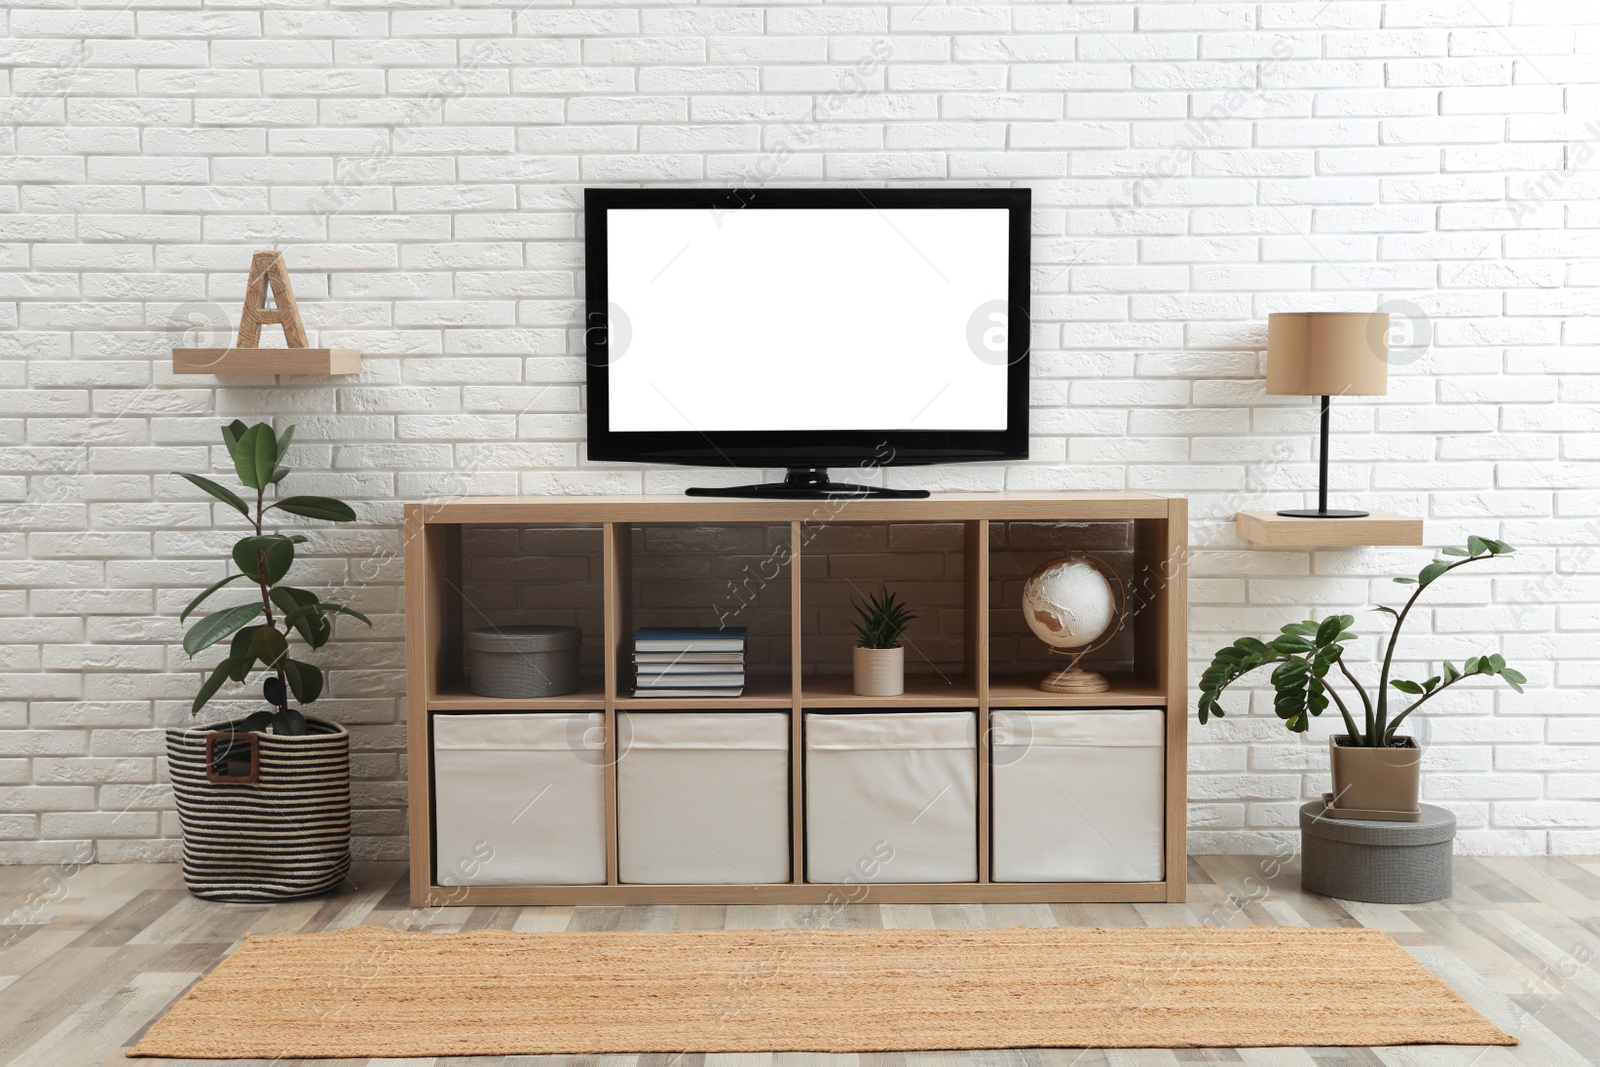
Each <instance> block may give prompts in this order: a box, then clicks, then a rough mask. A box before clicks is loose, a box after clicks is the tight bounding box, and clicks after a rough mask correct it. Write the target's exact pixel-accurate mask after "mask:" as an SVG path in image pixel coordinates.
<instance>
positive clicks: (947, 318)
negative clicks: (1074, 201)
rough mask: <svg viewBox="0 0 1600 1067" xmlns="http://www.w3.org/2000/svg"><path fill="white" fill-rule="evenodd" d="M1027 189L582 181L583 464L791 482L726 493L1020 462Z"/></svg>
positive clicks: (859, 489)
mask: <svg viewBox="0 0 1600 1067" xmlns="http://www.w3.org/2000/svg"><path fill="white" fill-rule="evenodd" d="M1030 202H1031V196H1030V191H1029V190H1027V189H894V190H888V189H586V190H584V210H585V233H584V244H585V253H586V258H587V294H586V303H587V306H586V312H585V313H586V316H587V318H586V322H585V345H586V349H587V357H586V362H587V364H588V411H589V457H590V458H591V459H597V460H625V461H630V462H654V463H678V464H690V465H695V466H714V467H715V466H720V467H745V468H771V467H782V468H786V469H787V470H788V477H787V478H786V480H785V481H783V482H778V483H772V484H770V485H757V486H736V487H727V488H711V489H691V490H689V492H690V493H694V494H704V495H732V496H779V497H782V496H789V497H816V496H826V495H834V494H840V495H861V496H869V495H870V496H926V495H927V494H926V493H925V492H924V491H921V490H888V489H881V488H877V487H869V486H864V485H857V484H853V483H847V482H835V481H833V480H831V479H830V477H829V475H828V471H827V468H829V467H835V468H838V467H857V468H864V469H871V468H875V467H879V466H902V465H911V464H931V463H962V462H985V461H996V460H1008V459H1026V458H1027V455H1028V280H1029V279H1028V271H1029V256H1028V235H1029V218H1028V215H1029V207H1030Z"/></svg>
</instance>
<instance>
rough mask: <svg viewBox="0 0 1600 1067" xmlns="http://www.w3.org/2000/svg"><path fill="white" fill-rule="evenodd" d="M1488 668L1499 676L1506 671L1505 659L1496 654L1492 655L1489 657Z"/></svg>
mask: <svg viewBox="0 0 1600 1067" xmlns="http://www.w3.org/2000/svg"><path fill="white" fill-rule="evenodd" d="M1489 666H1490V667H1492V668H1493V669H1494V673H1496V674H1499V673H1500V672H1501V671H1503V670H1505V669H1506V658H1505V657H1504V656H1502V655H1500V654H1499V653H1498V652H1496V653H1493V654H1491V655H1490V656H1489Z"/></svg>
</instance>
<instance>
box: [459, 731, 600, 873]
mask: <svg viewBox="0 0 1600 1067" xmlns="http://www.w3.org/2000/svg"><path fill="white" fill-rule="evenodd" d="M604 722H605V717H604V716H603V715H601V714H600V713H599V712H528V713H522V712H517V713H502V714H496V715H446V714H438V713H435V714H434V716H433V796H434V801H433V809H434V813H433V820H434V844H435V850H434V871H435V876H436V878H437V879H438V884H439V885H599V884H602V883H604V882H605V880H606V839H605V747H604V743H603V736H604V730H605V726H604Z"/></svg>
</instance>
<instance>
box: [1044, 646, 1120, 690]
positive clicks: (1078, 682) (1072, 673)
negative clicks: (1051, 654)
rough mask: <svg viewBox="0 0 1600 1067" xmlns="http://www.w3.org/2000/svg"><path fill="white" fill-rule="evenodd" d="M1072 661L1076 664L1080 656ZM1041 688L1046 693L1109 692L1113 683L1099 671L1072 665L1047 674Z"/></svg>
mask: <svg viewBox="0 0 1600 1067" xmlns="http://www.w3.org/2000/svg"><path fill="white" fill-rule="evenodd" d="M1051 651H1054V649H1052V650H1051ZM1072 662H1073V663H1074V664H1076V663H1077V662H1078V657H1076V656H1074V657H1073V659H1072ZM1039 688H1040V689H1042V690H1044V691H1045V692H1046V693H1109V692H1110V691H1111V683H1110V682H1108V681H1106V676H1105V675H1103V674H1101V673H1100V672H1099V671H1085V670H1080V669H1079V668H1078V667H1077V666H1071V667H1064V668H1062V669H1061V670H1059V671H1052V672H1050V673H1049V674H1047V675H1045V676H1044V681H1042V682H1040V683H1039Z"/></svg>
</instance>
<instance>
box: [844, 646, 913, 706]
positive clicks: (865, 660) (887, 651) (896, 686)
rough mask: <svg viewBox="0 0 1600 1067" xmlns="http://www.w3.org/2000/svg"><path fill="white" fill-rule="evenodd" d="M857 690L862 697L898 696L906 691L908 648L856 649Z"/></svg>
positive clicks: (857, 694) (857, 693)
mask: <svg viewBox="0 0 1600 1067" xmlns="http://www.w3.org/2000/svg"><path fill="white" fill-rule="evenodd" d="M855 671H856V676H855V691H856V696H860V697H897V696H899V695H900V694H901V693H904V692H905V691H906V650H905V648H904V646H900V645H897V646H895V647H894V648H861V647H859V646H858V647H857V648H856V649H855Z"/></svg>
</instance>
